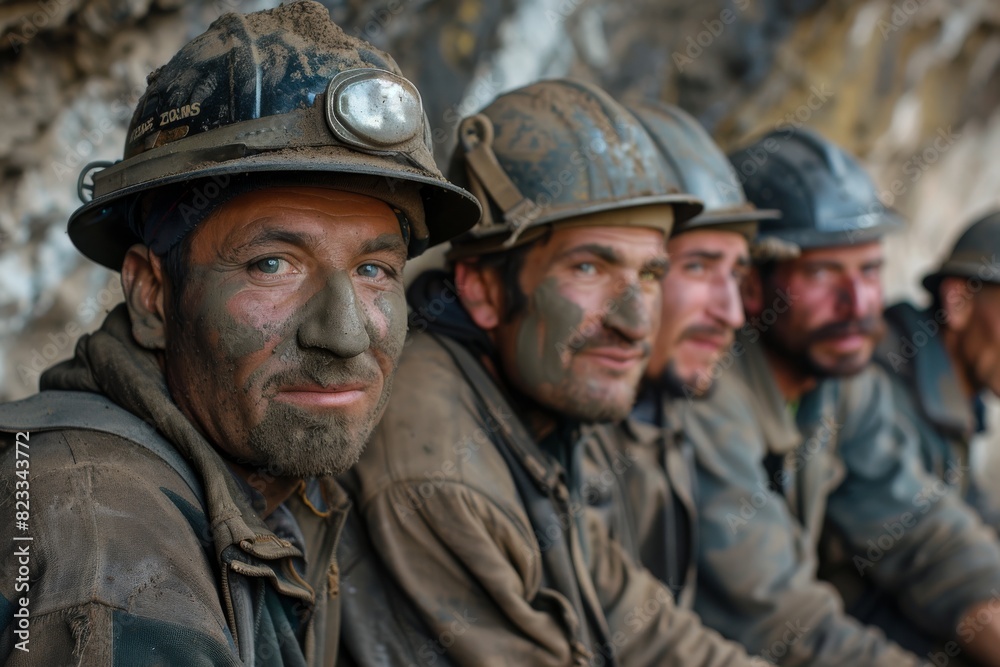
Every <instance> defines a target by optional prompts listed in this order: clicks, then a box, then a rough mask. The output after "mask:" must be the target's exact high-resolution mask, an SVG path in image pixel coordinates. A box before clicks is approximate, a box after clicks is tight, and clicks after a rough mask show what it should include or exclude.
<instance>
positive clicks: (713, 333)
mask: <svg viewBox="0 0 1000 667" xmlns="http://www.w3.org/2000/svg"><path fill="white" fill-rule="evenodd" d="M734 335H735V332H734V331H733V330H732V329H729V328H726V327H720V326H715V325H712V324H694V325H692V326H689V327H688V328H686V329H684V331H682V332H681V335H680V336H679V337H678V339H677V340H678V341H681V340H686V339H690V338H723V339H725V340H727V341H728V340H731V339H732V338H733V336H734Z"/></svg>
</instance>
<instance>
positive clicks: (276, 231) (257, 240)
mask: <svg viewBox="0 0 1000 667" xmlns="http://www.w3.org/2000/svg"><path fill="white" fill-rule="evenodd" d="M272 243H287V244H289V245H295V246H300V247H303V248H308V247H310V246H315V245H316V244H317V243H319V239H317V238H316V237H315V236H313V235H312V234H303V233H301V232H290V231H288V230H287V229H281V228H279V227H272V228H269V229H265V230H264V231H263V232H261V233H259V234H257V235H256V236H254V237H253V238H252V239H250V240H249V241H247V242H246V243H241V244H240V245H238V246H236V247H235V248H233V252H240V251H241V250H245V249H251V248H259V247H261V246H267V245H271V244H272Z"/></svg>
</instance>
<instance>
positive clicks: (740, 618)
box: [686, 377, 920, 667]
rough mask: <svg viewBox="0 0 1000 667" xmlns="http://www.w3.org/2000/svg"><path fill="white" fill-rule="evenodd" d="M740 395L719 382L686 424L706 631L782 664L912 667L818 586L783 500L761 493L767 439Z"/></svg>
mask: <svg viewBox="0 0 1000 667" xmlns="http://www.w3.org/2000/svg"><path fill="white" fill-rule="evenodd" d="M750 405H751V402H750V400H749V396H748V395H747V390H746V388H745V387H744V386H743V385H742V384H740V383H739V382H738V381H737V380H736V379H735V378H732V377H728V378H723V380H722V381H720V382H719V383H718V385H717V387H716V391H715V392H714V394H713V396H712V397H710V398H709V399H707V400H705V401H700V402H699V403H698V404H697V405H695V406H693V408H692V410H691V412H690V414H689V419H688V420H687V422H686V426H687V428H688V437H689V438H690V439H691V441H692V443H693V444H694V446H695V450H696V454H697V477H698V510H699V516H698V526H699V535H700V539H699V547H698V571H699V579H698V585H699V588H698V596H697V599H696V601H695V610H696V611H697V612H698V613H699V614H700V615H701V616H702V618H703V620H704V621H705V623H706V624H708V625H709V626H711V627H713V628H716V629H718V630H719V631H720V632H722V633H723V634H724V635H725V636H727V637H729V638H731V639H734V640H737V641H739V642H740V643H742V644H743V645H745V646H746V647H747V648H748V650H749V651H750V652H752V653H756V654H759V655H761V656H763V657H765V658H767V659H768V660H770V661H772V662H775V663H778V664H781V665H783V666H786V667H793V666H796V667H797V666H799V665H812V666H815V667H821V666H829V667H835V666H837V667H839V666H842V665H852V666H854V667H876V666H879V667H881V666H885V665H918V664H920V663H919V661H918V660H917V658H916V657H915V656H913V655H911V654H909V653H906V652H904V651H903V650H902V649H900V648H899V647H897V646H896V645H895V644H892V643H891V642H889V641H888V640H886V639H885V637H884V636H883V635H882V634H881V633H880V632H878V631H877V630H873V629H870V628H866V627H864V626H862V625H860V624H859V623H858V622H856V621H855V620H853V619H851V618H850V617H849V616H847V615H846V614H845V613H844V611H843V608H842V603H841V601H840V598H839V596H838V595H837V593H836V592H835V591H834V590H833V589H832V588H831V587H830V586H828V585H827V584H824V583H821V582H819V581H818V580H817V579H816V576H815V573H816V559H815V554H814V552H813V550H812V547H811V546H810V541H809V540H808V539H807V536H806V535H804V533H803V530H802V527H801V525H800V524H799V523H798V521H797V520H796V519H795V518H794V517H793V516H792V515H791V513H790V512H789V509H788V506H787V505H786V503H785V501H784V499H783V498H781V497H780V496H778V495H777V494H775V493H773V492H772V491H771V490H770V488H769V487H768V483H767V473H766V471H765V469H764V467H763V464H762V461H763V459H764V455H765V443H764V437H763V434H762V433H761V431H760V429H759V427H758V425H757V423H756V418H755V416H754V414H753V413H752V411H751V409H750V407H749V406H750Z"/></svg>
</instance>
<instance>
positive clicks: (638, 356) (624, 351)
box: [578, 346, 648, 371]
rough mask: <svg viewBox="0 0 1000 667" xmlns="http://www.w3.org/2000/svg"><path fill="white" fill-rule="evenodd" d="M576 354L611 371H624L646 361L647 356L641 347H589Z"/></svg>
mask: <svg viewBox="0 0 1000 667" xmlns="http://www.w3.org/2000/svg"><path fill="white" fill-rule="evenodd" d="M578 354H582V355H587V357H588V358H590V360H591V361H593V362H594V363H596V364H598V365H601V366H604V367H606V368H610V369H612V370H618V371H624V370H629V369H631V368H634V367H635V366H637V365H638V364H640V363H642V362H643V361H645V360H646V357H647V356H648V354H647V353H646V352H645V351H644V350H643V349H642V348H641V347H629V348H623V347H607V346H605V347H590V348H587V349H585V350H582V351H581V352H579V353H578Z"/></svg>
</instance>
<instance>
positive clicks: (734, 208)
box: [585, 103, 775, 607]
mask: <svg viewBox="0 0 1000 667" xmlns="http://www.w3.org/2000/svg"><path fill="white" fill-rule="evenodd" d="M632 111H633V113H634V114H635V116H636V118H638V119H639V121H640V122H641V123H642V124H643V126H644V127H645V129H646V130H647V131H648V132H649V135H650V136H651V137H652V138H653V139H654V141H655V142H656V145H657V149H658V150H659V151H660V154H661V156H662V158H663V159H664V162H665V165H666V166H667V168H669V170H670V173H671V174H672V175H674V176H675V177H676V178H677V179H678V180H679V181H680V183H681V187H682V189H683V190H684V191H685V192H691V193H693V194H695V195H696V196H697V197H699V198H700V199H701V200H702V201H704V202H705V211H704V212H703V213H702V214H701V215H699V216H697V217H696V218H693V219H691V220H687V221H683V222H679V223H676V224H675V225H674V229H673V233H672V235H671V237H670V240H669V241H668V243H667V251H668V255H669V257H670V268H669V270H668V271H667V274H666V276H665V277H664V280H663V297H662V301H661V305H662V309H663V312H662V316H661V323H660V328H659V330H658V332H657V336H656V341H655V342H654V344H653V350H652V353H651V355H650V363H649V366H648V367H647V369H646V375H645V379H644V380H643V382H642V384H641V386H640V392H639V397H638V400H637V404H636V406H635V408H634V410H633V412H632V419H630V420H629V421H627V422H625V423H623V425H622V434H621V435H622V437H620V438H618V439H616V440H614V441H613V444H615V445H617V447H618V450H617V451H612V452H590V456H589V457H588V464H589V465H588V470H587V483H586V487H585V497H586V498H587V502H588V504H589V505H591V506H592V508H593V509H594V510H596V511H597V512H598V513H599V514H600V515H602V517H603V518H602V521H603V522H605V523H606V524H607V525H608V526H609V529H610V530H611V533H612V535H613V536H614V537H615V539H617V540H618V541H620V542H621V543H622V545H623V546H624V547H625V548H626V550H627V551H628V552H629V553H631V554H632V555H633V557H634V558H636V559H637V560H640V561H641V562H642V563H643V565H645V566H646V567H647V568H648V569H649V570H650V571H651V572H652V573H654V574H655V575H656V576H657V577H659V578H660V580H661V581H663V582H664V583H666V584H667V585H668V586H669V587H670V588H671V589H672V590H673V591H674V594H675V597H676V598H677V601H678V604H680V605H681V606H684V607H690V606H691V604H692V603H693V600H694V594H695V573H696V568H695V562H696V555H697V554H696V551H695V546H696V545H695V542H694V535H693V529H694V525H695V516H696V512H695V508H694V489H693V478H694V469H693V462H694V459H693V451H692V449H691V444H690V443H689V442H688V441H687V440H686V439H685V438H684V435H683V430H682V429H683V415H684V411H685V410H686V408H687V405H688V403H689V401H690V400H691V399H692V398H697V397H699V396H702V395H704V394H705V393H707V392H708V391H709V390H710V387H711V383H712V376H713V375H714V374H715V373H716V371H715V366H716V363H717V362H718V361H719V360H720V359H721V358H722V356H723V355H724V354H725V353H726V352H727V351H728V349H729V346H730V344H731V343H732V341H733V335H734V332H735V330H736V329H737V328H739V327H740V326H741V325H742V324H743V302H742V301H741V299H740V292H739V286H740V282H741V281H742V279H743V277H744V276H745V275H746V272H747V271H748V270H749V265H750V256H749V247H748V238H749V237H751V236H753V235H754V234H755V232H756V229H757V220H758V219H761V218H762V217H764V218H767V217H773V216H774V215H775V212H774V211H759V210H757V209H756V208H755V207H754V206H753V205H751V204H749V203H747V201H746V198H745V197H744V196H743V190H742V188H741V186H740V183H739V180H738V179H737V177H736V173H735V172H734V171H733V168H732V165H730V164H729V160H728V159H726V156H725V154H724V153H723V152H722V151H721V150H720V149H719V148H718V147H717V146H716V145H715V143H714V142H713V141H712V139H711V137H709V136H708V133H707V132H705V130H704V128H702V127H701V126H700V125H699V124H698V122H697V121H696V120H695V119H694V118H692V117H691V116H689V115H688V114H687V113H685V112H684V111H683V110H681V109H679V108H678V107H675V106H671V105H667V104H659V103H645V104H643V105H641V106H636V107H634V108H633V109H632ZM598 442H607V441H596V440H594V441H591V443H590V444H591V445H596V444H598ZM603 460H610V461H611V462H612V469H611V470H610V471H609V470H607V469H604V468H602V467H601V466H600V465H599V462H600V461H603Z"/></svg>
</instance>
